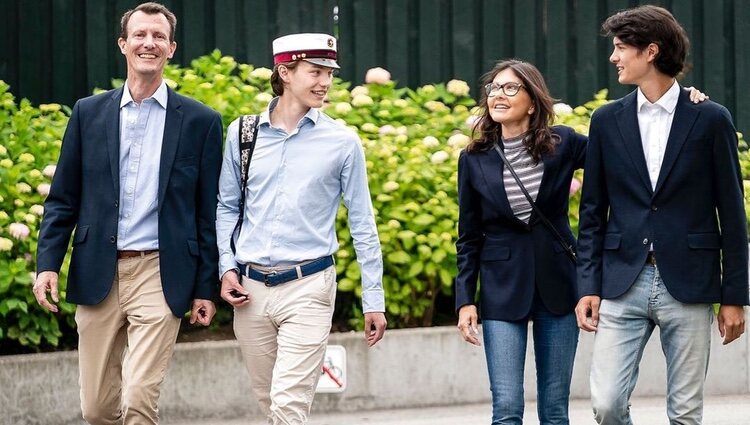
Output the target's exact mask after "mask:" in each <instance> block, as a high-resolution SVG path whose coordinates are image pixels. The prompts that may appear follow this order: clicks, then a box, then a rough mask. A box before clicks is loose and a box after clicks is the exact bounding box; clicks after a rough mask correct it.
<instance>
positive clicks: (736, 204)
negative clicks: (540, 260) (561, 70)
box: [576, 6, 749, 425]
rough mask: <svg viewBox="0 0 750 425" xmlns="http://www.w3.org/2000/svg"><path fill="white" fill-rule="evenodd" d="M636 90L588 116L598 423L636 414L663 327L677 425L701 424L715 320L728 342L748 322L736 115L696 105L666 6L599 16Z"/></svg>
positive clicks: (581, 246) (585, 303)
mask: <svg viewBox="0 0 750 425" xmlns="http://www.w3.org/2000/svg"><path fill="white" fill-rule="evenodd" d="M603 31H604V33H605V34H606V35H607V36H611V37H613V44H614V50H613V52H612V55H611V56H610V58H609V59H610V61H611V62H612V63H613V64H614V65H615V66H616V67H617V74H618V81H619V82H620V83H621V84H634V85H637V86H638V87H637V89H636V90H635V91H633V92H632V93H630V94H629V95H627V96H625V97H623V98H621V99H619V100H617V101H615V102H612V103H610V104H608V105H605V106H603V107H601V108H600V109H598V110H597V111H596V112H595V113H594V115H593V117H592V119H591V127H590V132H589V138H590V142H589V147H588V152H587V159H586V166H585V176H586V177H585V180H584V184H583V195H582V200H581V212H580V217H581V218H580V234H579V240H578V255H579V257H578V290H579V297H580V300H579V302H578V306H577V307H576V316H577V319H578V325H579V327H580V328H581V329H583V330H585V331H589V332H591V331H596V337H595V342H594V353H593V360H592V366H591V395H592V403H593V408H594V415H595V419H596V421H597V422H598V423H599V424H631V423H632V421H631V419H630V413H629V410H630V409H629V403H630V402H629V400H630V396H631V394H632V391H633V389H634V387H635V384H636V380H637V377H638V365H639V363H640V360H641V356H642V354H643V349H644V347H645V345H646V342H647V341H648V339H649V338H650V336H651V333H652V332H653V330H654V328H655V327H656V326H658V327H659V330H660V338H661V343H662V349H663V351H664V355H665V357H666V361H667V414H668V416H669V420H670V423H671V424H683V425H685V424H700V423H701V421H702V415H703V388H704V383H705V377H706V371H707V367H708V359H709V352H710V342H711V324H712V322H713V319H714V313H713V309H712V303H719V304H721V307H720V308H719V312H718V316H717V322H718V329H719V332H720V334H721V336H722V338H723V343H724V344H728V343H730V342H732V341H734V340H735V339H737V338H739V337H740V335H742V333H743V332H744V327H745V322H744V320H745V319H744V307H743V306H744V305H747V304H748V294H749V292H748V239H747V230H746V229H747V227H746V219H745V208H744V202H743V188H742V176H741V174H740V167H739V160H738V154H737V135H736V131H735V128H734V126H733V124H732V118H731V116H730V114H729V112H728V111H727V110H726V108H724V107H723V106H721V105H719V104H716V103H714V102H710V101H707V102H703V103H699V104H693V103H691V102H690V100H689V99H688V95H687V93H685V92H684V91H682V90H680V86H679V84H678V83H677V81H676V80H675V77H676V76H677V75H678V74H679V73H680V72H682V71H683V69H684V67H685V61H686V57H687V51H688V47H689V41H688V38H687V35H686V33H685V31H684V29H683V28H682V27H681V26H680V24H679V23H678V22H677V21H676V20H675V19H674V17H673V16H672V15H671V14H670V13H669V12H668V11H667V10H665V9H662V8H660V7H656V6H641V7H637V8H633V9H628V10H625V11H622V12H619V13H617V14H615V15H613V16H611V17H610V18H608V19H607V20H606V21H605V22H604V25H603Z"/></svg>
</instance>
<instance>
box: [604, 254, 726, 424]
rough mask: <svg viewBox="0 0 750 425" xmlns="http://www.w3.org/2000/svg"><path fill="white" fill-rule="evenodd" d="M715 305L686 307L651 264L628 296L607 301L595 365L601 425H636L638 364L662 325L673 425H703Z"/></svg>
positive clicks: (639, 276)
mask: <svg viewBox="0 0 750 425" xmlns="http://www.w3.org/2000/svg"><path fill="white" fill-rule="evenodd" d="M712 322H713V310H712V308H711V305H710V304H683V303H681V302H679V301H677V300H675V299H674V298H672V296H671V295H669V292H667V289H666V287H665V286H664V282H663V281H662V279H661V276H660V275H659V270H658V268H657V267H654V266H652V265H646V266H645V267H644V268H643V270H641V273H640V275H638V278H637V279H636V280H635V283H633V286H632V287H631V288H630V289H629V290H628V291H627V292H626V293H625V294H623V295H622V296H620V297H618V298H615V299H611V300H602V303H601V306H600V308H599V325H598V326H597V328H598V329H597V332H596V337H595V338H594V354H593V358H592V361H591V401H592V404H593V408H594V416H595V419H596V421H597V423H599V424H607V425H632V423H633V422H632V420H631V418H630V395H631V394H632V392H633V389H634V388H635V384H636V381H637V380H638V365H639V363H640V362H641V357H642V356H643V349H644V347H645V346H646V342H648V339H649V338H650V337H651V333H652V332H653V330H654V327H656V326H659V332H660V337H661V347H662V351H663V352H664V356H665V357H666V360H667V416H668V417H669V423H670V424H680V425H698V424H700V423H701V421H702V417H703V386H704V383H705V380H706V371H707V369H708V355H709V352H710V348H711V323H712Z"/></svg>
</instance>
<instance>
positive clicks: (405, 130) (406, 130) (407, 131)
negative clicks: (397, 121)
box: [396, 125, 409, 136]
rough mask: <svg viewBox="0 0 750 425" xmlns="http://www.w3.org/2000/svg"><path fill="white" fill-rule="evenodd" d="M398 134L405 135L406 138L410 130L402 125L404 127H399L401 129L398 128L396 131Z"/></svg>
mask: <svg viewBox="0 0 750 425" xmlns="http://www.w3.org/2000/svg"><path fill="white" fill-rule="evenodd" d="M396 133H398V134H399V135H404V136H406V135H407V134H409V129H408V128H406V126H405V125H402V126H399V127H398V128H397V129H396Z"/></svg>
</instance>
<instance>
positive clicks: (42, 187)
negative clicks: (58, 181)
mask: <svg viewBox="0 0 750 425" xmlns="http://www.w3.org/2000/svg"><path fill="white" fill-rule="evenodd" d="M49 188H50V184H49V183H40V184H39V186H37V187H36V191H37V192H39V194H40V195H42V196H47V195H49Z"/></svg>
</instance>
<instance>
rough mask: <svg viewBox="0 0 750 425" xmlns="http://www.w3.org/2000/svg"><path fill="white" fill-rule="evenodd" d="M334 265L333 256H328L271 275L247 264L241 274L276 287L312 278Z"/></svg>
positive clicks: (241, 267)
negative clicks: (313, 275)
mask: <svg viewBox="0 0 750 425" xmlns="http://www.w3.org/2000/svg"><path fill="white" fill-rule="evenodd" d="M332 265H333V256H332V255H327V256H325V257H320V258H318V259H317V260H313V261H311V262H309V263H307V264H305V265H304V266H298V267H293V268H291V269H287V270H284V271H274V272H270V273H262V272H259V271H257V270H255V269H253V268H252V267H250V266H248V265H246V264H240V273H242V275H243V276H247V277H248V278H250V279H252V280H257V281H258V282H263V283H265V284H266V286H276V285H281V284H282V283H287V282H289V281H291V280H294V279H300V278H302V277H305V276H310V275H311V274H315V273H318V272H322V271H323V270H325V269H327V268H329V267H331V266H332Z"/></svg>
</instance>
